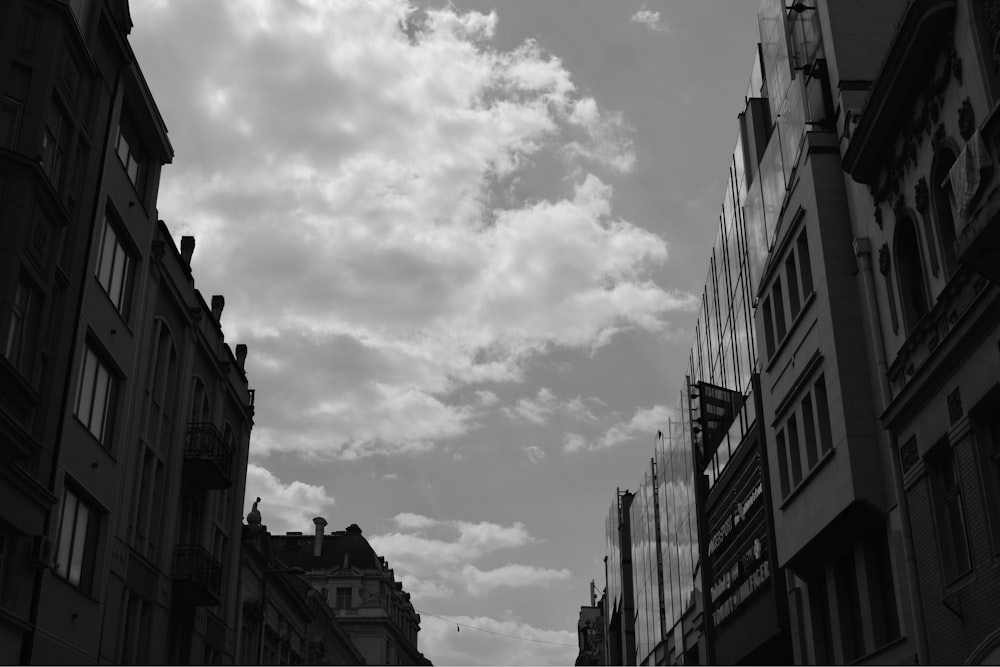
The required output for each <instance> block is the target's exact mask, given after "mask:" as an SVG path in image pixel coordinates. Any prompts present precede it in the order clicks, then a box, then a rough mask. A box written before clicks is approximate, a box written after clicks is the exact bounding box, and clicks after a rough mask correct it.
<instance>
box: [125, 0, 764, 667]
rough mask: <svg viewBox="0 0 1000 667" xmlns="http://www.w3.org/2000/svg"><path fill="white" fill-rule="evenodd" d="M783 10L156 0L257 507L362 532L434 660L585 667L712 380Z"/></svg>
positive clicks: (692, 2)
mask: <svg viewBox="0 0 1000 667" xmlns="http://www.w3.org/2000/svg"><path fill="white" fill-rule="evenodd" d="M757 5H758V3H757V2H754V1H753V0H740V2H734V1H732V0H687V1H686V2H680V1H672V2H669V3H666V2H660V3H654V2H649V3H646V4H643V3H641V2H638V1H634V0H614V1H611V0H544V1H541V0H530V1H529V0H524V1H516V2H515V1H508V2H500V0H453V2H451V3H449V4H441V2H440V0H253V1H251V0H225V1H223V0H213V1H212V2H205V1H204V0H132V1H131V7H132V15H133V16H132V18H133V21H134V23H135V27H134V29H133V32H132V37H131V39H132V44H133V47H134V49H135V51H136V53H137V55H138V57H139V62H140V64H141V67H142V69H143V71H144V73H145V75H146V78H147V80H148V82H149V85H150V88H151V89H152V91H153V94H154V96H155V97H156V100H157V102H158V104H159V106H160V109H161V112H162V113H163V116H164V118H165V120H166V123H167V126H168V128H169V130H170V139H171V141H172V143H173V146H174V149H175V151H176V157H175V159H174V163H173V164H172V165H170V166H168V167H166V168H165V169H164V172H163V178H162V183H161V187H160V198H159V215H160V217H162V218H163V219H164V220H165V221H166V222H167V224H168V226H169V227H170V229H171V230H172V232H173V234H174V236H175V239H179V238H180V236H181V235H183V234H193V235H194V236H195V237H196V241H197V247H196V250H195V254H194V261H193V264H194V269H195V276H196V281H197V286H198V287H199V289H200V290H201V291H202V293H203V294H204V295H206V298H207V297H208V296H210V295H212V294H223V295H225V297H226V310H225V313H224V315H223V326H224V329H225V332H226V336H227V340H228V341H229V342H230V343H231V344H235V343H237V342H242V343H246V344H247V345H248V346H249V357H248V359H247V371H248V375H249V378H250V384H251V386H252V387H254V388H255V389H256V422H255V426H254V429H253V434H252V437H251V463H250V468H249V470H248V473H247V495H248V498H249V499H252V498H253V497H255V496H258V495H259V496H261V497H262V498H263V501H262V503H261V511H262V514H263V516H264V522H265V523H266V524H267V525H268V527H269V528H270V530H271V531H272V532H284V531H288V530H301V531H311V529H312V522H311V518H312V517H314V516H324V517H326V518H327V519H328V520H329V522H330V527H331V529H343V528H344V527H346V526H347V525H349V524H351V523H357V524H359V525H360V526H361V527H362V529H363V530H364V533H365V535H366V536H368V537H369V538H370V540H371V541H372V543H373V545H374V546H375V548H376V550H377V551H378V552H379V553H380V554H382V555H384V556H385V557H386V558H387V559H388V561H389V563H390V565H391V566H393V567H394V568H395V571H396V575H397V577H401V578H402V580H403V583H404V586H405V588H406V589H407V590H408V591H409V592H410V593H411V594H412V596H413V601H414V603H415V606H416V607H417V609H418V611H420V612H421V613H422V614H423V620H422V628H421V631H420V640H419V641H420V649H421V650H422V651H423V652H424V654H425V655H426V656H428V657H429V658H430V659H431V660H432V661H433V662H434V663H435V664H440V665H447V664H469V665H475V664H486V665H489V664H539V665H540V664H572V661H573V660H574V659H575V656H576V630H575V627H576V620H577V615H578V612H579V607H580V605H583V604H587V603H588V586H589V582H590V580H591V579H596V580H597V582H598V588H600V587H601V586H603V576H604V575H603V563H602V558H603V555H604V534H603V530H604V518H605V516H606V514H607V510H608V507H609V505H610V503H611V501H612V499H613V497H614V493H615V488H616V487H617V486H621V487H623V488H625V487H629V488H634V487H635V486H636V485H637V483H638V482H639V481H640V480H641V479H642V473H643V470H644V469H645V466H647V465H648V460H649V457H650V455H651V453H652V447H653V438H654V436H655V433H656V430H657V428H660V427H661V426H662V425H663V424H664V423H665V420H666V418H667V416H668V414H669V410H668V407H667V406H669V405H671V404H672V403H673V402H674V400H675V398H676V393H677V391H678V389H679V386H680V381H681V378H682V377H683V366H684V361H685V358H686V354H687V350H688V348H689V345H690V341H691V338H692V335H693V334H692V326H693V321H694V316H695V312H694V311H695V304H696V296H695V295H696V294H697V293H699V292H700V290H701V287H702V285H703V284H704V279H705V275H706V273H707V264H706V258H707V256H708V252H709V247H710V245H711V242H712V240H713V238H714V235H715V232H716V227H717V220H718V213H719V209H720V206H721V199H722V190H723V183H724V179H725V177H726V166H727V157H728V155H729V154H730V153H731V151H732V148H733V146H734V145H735V138H736V115H737V113H738V112H739V111H740V110H741V108H742V104H743V92H744V90H745V88H746V82H747V77H748V74H749V71H750V66H751V61H752V49H753V45H754V44H755V43H756V41H757V27H756V19H755V12H756V9H757ZM247 506H248V507H249V503H247ZM438 617H443V618H445V619H449V620H448V621H445V620H441V619H440V618H438ZM456 623H460V624H463V626H464V627H462V630H461V631H457V630H456ZM477 629H478V630H477ZM502 635H514V636H516V637H520V638H521V639H513V638H507V637H504V636H502Z"/></svg>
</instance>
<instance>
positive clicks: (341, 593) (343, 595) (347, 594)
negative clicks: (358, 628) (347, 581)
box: [337, 587, 352, 609]
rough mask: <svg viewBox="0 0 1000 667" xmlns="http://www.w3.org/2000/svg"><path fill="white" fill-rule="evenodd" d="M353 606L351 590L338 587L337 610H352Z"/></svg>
mask: <svg viewBox="0 0 1000 667" xmlns="http://www.w3.org/2000/svg"><path fill="white" fill-rule="evenodd" d="M351 606H352V605H351V589H350V588H349V587H337V609H350V608H351Z"/></svg>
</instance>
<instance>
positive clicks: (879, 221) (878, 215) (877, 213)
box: [875, 204, 882, 229]
mask: <svg viewBox="0 0 1000 667" xmlns="http://www.w3.org/2000/svg"><path fill="white" fill-rule="evenodd" d="M875 222H876V223H877V224H878V228H879V229H882V207H880V206H879V205H878V204H876V205H875Z"/></svg>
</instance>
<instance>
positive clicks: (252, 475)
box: [246, 463, 334, 534]
mask: <svg viewBox="0 0 1000 667" xmlns="http://www.w3.org/2000/svg"><path fill="white" fill-rule="evenodd" d="M257 497H259V498H260V499H261V502H260V504H259V505H258V507H257V509H258V510H259V511H260V513H261V517H262V519H263V523H264V525H265V526H267V528H268V530H269V531H270V532H272V533H275V534H278V533H285V532H288V531H290V530H300V531H303V532H305V531H309V530H312V528H313V524H312V519H313V517H317V516H322V515H323V514H324V512H325V511H327V510H329V508H330V507H332V506H333V502H334V501H333V498H332V497H331V496H329V495H327V493H326V489H324V488H323V487H322V486H316V485H313V484H305V483H304V482H299V481H293V482H290V483H288V484H284V483H282V482H281V480H280V479H278V478H277V477H276V476H275V475H274V474H273V473H272V472H271V471H269V470H267V469H266V468H264V467H262V466H259V465H257V464H255V463H251V464H249V465H248V466H247V486H246V501H247V505H248V509H247V511H249V506H250V505H251V504H252V502H253V500H254V499H255V498H257Z"/></svg>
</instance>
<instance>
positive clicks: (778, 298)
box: [771, 278, 788, 343]
mask: <svg viewBox="0 0 1000 667" xmlns="http://www.w3.org/2000/svg"><path fill="white" fill-rule="evenodd" d="M771 294H772V295H773V297H774V332H775V334H777V338H778V342H779V343H780V342H781V341H782V340H783V339H784V338H785V334H786V333H788V330H787V329H786V328H785V295H784V293H783V292H782V290H781V278H775V279H774V288H773V290H772V291H771Z"/></svg>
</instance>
